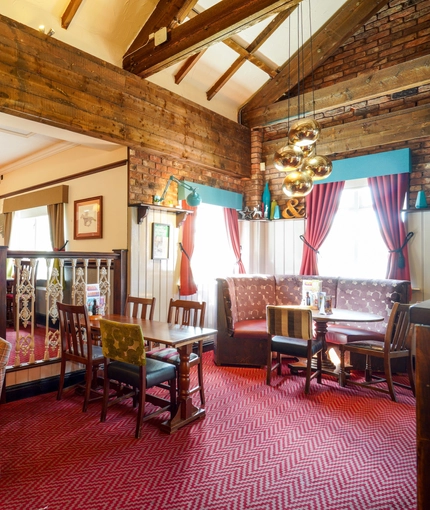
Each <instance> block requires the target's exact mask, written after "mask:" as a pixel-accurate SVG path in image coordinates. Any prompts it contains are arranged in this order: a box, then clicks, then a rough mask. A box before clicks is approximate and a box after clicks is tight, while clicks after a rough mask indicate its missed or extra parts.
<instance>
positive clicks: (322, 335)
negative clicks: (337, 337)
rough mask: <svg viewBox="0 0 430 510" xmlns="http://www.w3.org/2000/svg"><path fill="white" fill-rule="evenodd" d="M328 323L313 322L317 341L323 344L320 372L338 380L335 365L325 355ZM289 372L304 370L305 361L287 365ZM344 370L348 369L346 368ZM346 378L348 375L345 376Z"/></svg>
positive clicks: (313, 360) (315, 362) (315, 364)
mask: <svg viewBox="0 0 430 510" xmlns="http://www.w3.org/2000/svg"><path fill="white" fill-rule="evenodd" d="M327 324H328V321H326V320H315V331H316V336H317V338H318V339H319V340H321V342H322V344H323V350H322V372H323V374H327V375H333V376H334V377H337V378H339V373H338V372H336V365H335V364H334V363H333V362H332V361H331V360H330V358H329V357H328V354H327V342H326V333H327V330H328V327H327ZM288 366H289V368H290V369H291V371H293V372H294V371H296V372H297V371H299V370H304V369H306V361H304V362H300V363H289V364H288ZM346 368H349V366H348V367H346ZM312 369H313V370H316V369H317V360H316V358H313V359H312ZM346 376H348V373H347V374H346Z"/></svg>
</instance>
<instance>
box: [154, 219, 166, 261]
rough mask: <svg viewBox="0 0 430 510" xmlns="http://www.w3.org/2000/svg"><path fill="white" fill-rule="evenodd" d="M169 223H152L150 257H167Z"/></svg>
mask: <svg viewBox="0 0 430 510" xmlns="http://www.w3.org/2000/svg"><path fill="white" fill-rule="evenodd" d="M169 234H170V225H166V224H165V223H153V224H152V258H153V259H168V258H169Z"/></svg>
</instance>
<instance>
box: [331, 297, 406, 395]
mask: <svg viewBox="0 0 430 510" xmlns="http://www.w3.org/2000/svg"><path fill="white" fill-rule="evenodd" d="M409 308H410V305H408V304H404V303H394V305H393V309H392V310H391V314H390V318H389V320H388V324H387V329H386V331H385V337H384V340H383V341H380V340H362V341H358V342H350V343H348V344H345V345H339V348H340V375H339V383H340V385H341V386H346V385H349V384H352V385H355V386H364V387H366V388H369V389H372V390H375V391H380V392H383V393H388V394H389V395H390V396H391V399H392V400H393V401H394V402H397V398H396V394H395V392H394V385H396V386H401V387H403V388H407V389H410V390H411V391H412V393H413V394H414V395H415V379H414V373H413V362H412V356H413V349H412V346H411V342H412V333H413V330H412V327H411V324H410V322H409ZM345 352H354V353H357V354H364V355H365V356H366V368H365V374H364V381H354V380H353V379H352V378H349V379H348V380H347V378H346V373H345ZM372 357H375V358H383V360H384V375H385V377H381V376H376V375H374V374H373V373H372V361H371V360H372ZM398 358H406V359H407V362H406V367H407V372H408V378H409V385H407V384H403V383H400V382H397V381H393V375H392V371H391V360H393V359H398ZM383 382H386V383H387V386H388V389H385V388H383V387H381V386H378V385H379V384H380V383H383Z"/></svg>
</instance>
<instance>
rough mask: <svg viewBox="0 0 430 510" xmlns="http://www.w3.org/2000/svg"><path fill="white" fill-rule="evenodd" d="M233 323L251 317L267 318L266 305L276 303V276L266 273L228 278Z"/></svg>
mask: <svg viewBox="0 0 430 510" xmlns="http://www.w3.org/2000/svg"><path fill="white" fill-rule="evenodd" d="M226 280H227V283H228V287H229V291H230V297H231V314H232V317H233V323H234V322H237V321H244V320H249V319H265V318H266V306H267V305H273V304H274V303H275V277H274V276H265V275H252V276H246V275H245V276H243V277H241V276H235V277H229V278H226Z"/></svg>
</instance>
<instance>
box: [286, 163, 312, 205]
mask: <svg viewBox="0 0 430 510" xmlns="http://www.w3.org/2000/svg"><path fill="white" fill-rule="evenodd" d="M313 186H314V183H313V179H312V176H311V174H310V173H309V172H303V171H302V170H293V171H292V172H289V173H288V174H287V175H286V176H285V179H284V182H283V183H282V191H283V192H284V193H285V194H286V195H287V196H288V197H290V198H297V197H305V196H306V195H308V194H309V193H310V192H311V191H312V188H313Z"/></svg>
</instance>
